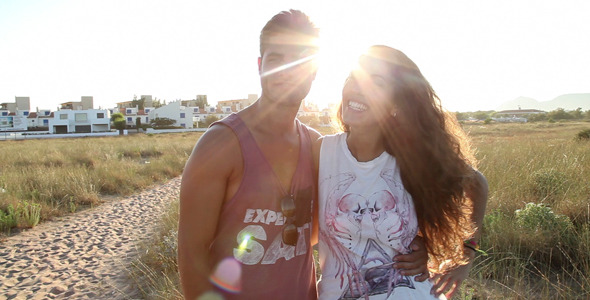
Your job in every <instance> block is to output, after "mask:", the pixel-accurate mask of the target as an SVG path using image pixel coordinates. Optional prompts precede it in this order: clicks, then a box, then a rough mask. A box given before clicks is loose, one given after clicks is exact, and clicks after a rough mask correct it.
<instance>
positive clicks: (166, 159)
mask: <svg viewBox="0 0 590 300" xmlns="http://www.w3.org/2000/svg"><path fill="white" fill-rule="evenodd" d="M200 135H201V133H181V134H161V135H157V136H156V135H154V136H148V135H131V136H120V137H99V138H76V139H50V140H24V141H3V142H0V144H1V147H0V157H2V160H0V211H3V212H4V213H6V212H8V210H9V206H12V207H13V208H16V207H19V205H20V206H22V204H23V203H25V202H30V203H36V204H39V205H40V207H41V215H40V219H41V221H44V220H48V219H51V218H52V217H55V216H59V215H63V214H66V213H70V212H74V211H76V210H79V209H82V208H85V207H89V206H93V205H97V204H99V203H100V199H101V196H104V195H128V194H131V193H133V192H135V191H138V190H141V189H144V188H146V187H148V186H150V185H152V184H154V183H156V182H160V181H163V180H166V179H170V178H173V177H176V176H178V175H180V174H181V173H182V169H183V167H184V163H185V162H186V159H187V158H188V156H189V154H190V152H191V151H192V147H193V146H194V144H195V142H196V140H197V139H198V138H199V136H200ZM0 227H1V226H0Z"/></svg>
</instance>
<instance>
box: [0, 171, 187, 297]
mask: <svg viewBox="0 0 590 300" xmlns="http://www.w3.org/2000/svg"><path fill="white" fill-rule="evenodd" d="M179 188H180V177H177V178H174V179H172V180H170V181H168V182H166V183H164V184H161V185H157V186H154V187H152V188H149V189H147V190H145V191H142V192H140V193H138V194H135V195H132V196H129V197H121V198H116V199H114V200H109V201H108V202H106V203H103V204H101V205H100V206H98V207H95V208H92V209H88V210H84V211H81V212H78V213H75V214H72V215H68V216H65V217H61V218H57V219H56V220H54V221H50V222H46V223H43V224H41V225H38V226H36V227H34V228H32V229H30V230H26V231H23V232H21V233H19V234H16V235H14V236H10V237H7V238H6V239H5V240H3V241H1V242H0V300H2V299H142V298H143V297H142V295H141V293H140V291H139V290H138V289H137V287H136V286H134V283H133V280H132V279H130V278H129V271H128V270H129V268H130V262H131V261H132V260H133V259H135V258H137V245H138V244H139V243H140V242H142V241H149V239H150V238H151V237H152V236H153V235H154V233H155V230H156V229H157V225H158V223H159V222H160V220H161V216H162V215H163V213H164V212H165V210H166V209H167V207H168V204H169V203H170V202H171V201H172V200H174V199H175V198H177V197H178V192H179Z"/></svg>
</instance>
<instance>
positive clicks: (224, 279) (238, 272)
mask: <svg viewBox="0 0 590 300" xmlns="http://www.w3.org/2000/svg"><path fill="white" fill-rule="evenodd" d="M209 281H210V282H211V283H213V284H214V285H215V286H217V287H218V288H220V289H222V290H224V291H227V292H230V293H239V292H240V291H241V290H242V265H241V264H240V262H238V261H237V260H236V259H235V258H233V257H228V258H224V259H223V260H221V261H220V262H219V263H218V264H217V267H216V268H215V271H214V272H213V274H211V276H209Z"/></svg>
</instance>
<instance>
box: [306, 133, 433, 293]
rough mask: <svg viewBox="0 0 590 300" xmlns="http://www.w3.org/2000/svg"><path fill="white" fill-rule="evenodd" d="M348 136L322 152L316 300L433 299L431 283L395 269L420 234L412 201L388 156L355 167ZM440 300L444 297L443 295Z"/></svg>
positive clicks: (328, 141) (327, 141)
mask: <svg viewBox="0 0 590 300" xmlns="http://www.w3.org/2000/svg"><path fill="white" fill-rule="evenodd" d="M346 136H347V135H346V133H341V134H337V135H331V136H326V137H324V139H323V142H322V148H321V150H320V169H319V224H320V238H319V255H320V266H321V270H322V277H321V280H320V282H319V283H318V293H319V298H320V299H330V300H331V299H359V298H360V299H434V297H433V296H432V295H431V294H430V289H431V287H432V284H431V283H430V282H428V281H426V282H416V281H414V278H413V277H411V276H402V275H401V274H399V272H398V271H396V270H395V269H393V267H392V264H393V257H394V256H395V255H397V254H400V253H401V254H406V253H409V252H410V250H409V245H410V243H411V242H412V240H413V239H414V237H415V236H416V233H417V232H418V221H417V218H416V212H415V209H414V204H413V202H412V197H411V196H410V194H409V193H408V192H407V191H406V190H405V189H404V186H403V184H402V180H401V178H400V174H399V168H398V167H397V164H396V160H395V158H394V157H393V156H391V155H389V154H388V153H387V152H383V153H382V154H381V155H380V156H379V157H377V158H375V159H374V160H372V161H369V162H358V161H357V160H356V159H355V158H354V156H352V154H351V153H350V150H349V149H348V146H347V144H346ZM443 297H444V296H443Z"/></svg>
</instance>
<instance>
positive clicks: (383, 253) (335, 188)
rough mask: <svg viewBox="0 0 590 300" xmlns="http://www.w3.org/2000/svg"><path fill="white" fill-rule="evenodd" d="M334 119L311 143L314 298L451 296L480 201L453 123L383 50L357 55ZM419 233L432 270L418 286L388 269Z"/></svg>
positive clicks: (477, 224)
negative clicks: (315, 205)
mask: <svg viewBox="0 0 590 300" xmlns="http://www.w3.org/2000/svg"><path fill="white" fill-rule="evenodd" d="M337 118H338V121H339V122H340V124H341V127H342V130H343V132H342V133H340V134H336V135H332V136H326V137H324V138H323V140H322V141H321V144H320V145H321V146H319V147H321V149H320V151H319V153H320V156H319V178H318V179H319V231H320V235H319V247H320V248H319V253H320V265H321V269H322V278H321V281H320V282H319V284H318V293H319V298H320V299H358V298H360V299H425V298H437V297H439V296H440V297H442V298H444V295H442V294H443V293H446V294H447V296H449V297H450V296H452V294H453V293H454V292H455V291H456V290H457V288H458V287H459V286H460V284H461V282H462V281H463V279H465V278H466V277H467V275H468V273H469V269H470V267H471V263H472V261H473V258H474V256H475V251H474V250H475V249H476V248H477V240H478V238H479V234H480V231H479V229H480V228H481V224H482V220H483V215H484V211H485V204H486V199H487V183H486V180H485V178H484V177H483V175H481V173H479V172H477V171H476V170H475V159H474V158H473V155H472V153H471V150H470V148H469V145H468V143H467V141H466V139H465V135H464V134H463V132H462V130H461V129H460V127H459V126H458V125H457V124H456V121H455V119H454V118H453V117H452V116H450V115H449V114H447V113H445V112H444V111H443V109H442V107H441V105H440V101H439V99H438V97H437V96H436V94H435V93H434V91H433V89H432V87H431V86H430V84H429V83H428V81H427V80H426V79H425V78H424V76H423V75H422V73H421V72H420V70H419V69H418V67H417V66H416V64H414V62H413V61H412V60H410V59H409V58H408V57H407V56H406V55H405V54H404V53H402V52H401V51H399V50H396V49H393V48H390V47H386V46H372V47H370V48H369V49H368V51H367V52H366V53H365V54H363V55H362V56H361V57H360V59H359V64H358V68H357V69H355V70H353V71H352V72H351V74H350V76H349V78H348V79H347V81H346V83H345V85H344V88H343V91H342V102H341V104H340V108H339V110H338V115H337ZM417 235H419V236H421V237H422V238H423V240H424V244H425V247H426V250H427V251H428V254H429V259H430V263H429V267H430V269H431V270H432V271H434V272H435V273H438V274H439V275H435V276H434V278H433V279H432V280H430V281H426V282H419V281H417V280H415V279H414V277H413V276H404V275H402V273H401V272H399V271H397V270H396V269H394V268H393V267H392V266H393V265H394V264H395V261H394V259H393V258H394V256H395V255H398V254H407V253H408V252H410V250H409V245H410V243H411V241H412V240H413V239H414V238H415V237H416V236H417ZM466 241H467V242H466ZM464 245H466V246H464Z"/></svg>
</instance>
